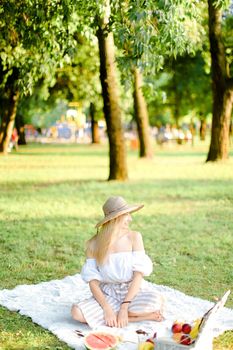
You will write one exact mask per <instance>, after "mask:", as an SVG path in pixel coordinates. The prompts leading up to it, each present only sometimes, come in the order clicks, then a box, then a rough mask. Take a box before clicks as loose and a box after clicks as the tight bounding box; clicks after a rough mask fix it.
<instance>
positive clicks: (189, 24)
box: [113, 0, 203, 74]
mask: <svg viewBox="0 0 233 350" xmlns="http://www.w3.org/2000/svg"><path fill="white" fill-rule="evenodd" d="M202 8H203V6H202V5H201V4H198V2H197V1H193V2H190V1H165V2H164V1H159V2H156V3H155V2H154V1H151V0H147V1H128V2H123V4H121V5H119V6H118V7H116V10H115V12H114V13H113V18H114V33H115V37H116V43H117V45H118V47H119V48H120V49H121V52H122V56H121V57H120V63H121V64H122V66H124V65H125V61H126V59H128V66H127V68H128V69H129V67H131V65H132V64H138V65H139V66H141V67H143V69H144V72H147V73H148V74H151V73H152V74H153V73H155V72H156V71H158V70H160V69H162V68H163V66H164V59H165V58H166V57H169V56H174V57H176V56H177V55H178V54H180V55H181V54H183V53H185V52H189V53H190V52H194V51H195V50H196V49H197V48H198V47H201V45H202V35H203V30H202V26H201V24H200V19H201V10H202Z"/></svg>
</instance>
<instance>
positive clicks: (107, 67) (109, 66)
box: [96, 0, 128, 180]
mask: <svg viewBox="0 0 233 350" xmlns="http://www.w3.org/2000/svg"><path fill="white" fill-rule="evenodd" d="M109 14H110V5H109V0H105V15H104V18H101V19H100V24H99V29H98V30H97V33H96V34H97V38H98V43H99V55H100V80H101V85H102V95H103V100H104V108H103V109H104V116H105V120H106V124H107V134H108V139H109V157H110V173H109V178H108V179H109V180H126V179H127V177H128V174H127V167H126V150H125V141H124V134H123V127H122V123H121V110H120V106H119V102H118V99H119V98H118V87H117V81H116V67H115V53H114V39H113V33H111V32H110V33H109V32H108V22H109Z"/></svg>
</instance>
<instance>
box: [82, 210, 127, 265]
mask: <svg viewBox="0 0 233 350" xmlns="http://www.w3.org/2000/svg"><path fill="white" fill-rule="evenodd" d="M125 215H128V214H123V215H120V216H118V217H117V218H116V219H112V220H110V221H108V222H106V223H105V224H103V225H102V226H101V227H100V229H99V230H97V233H96V234H95V235H94V236H93V237H92V238H91V239H89V240H88V241H87V244H86V255H87V256H91V257H92V258H94V259H96V262H97V264H99V265H102V264H103V263H104V261H105V259H106V257H107V255H108V252H109V248H110V246H111V245H112V244H113V243H114V242H115V241H116V240H117V238H118V237H119V235H120V231H121V227H122V221H123V218H124V217H125Z"/></svg>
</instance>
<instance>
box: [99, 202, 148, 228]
mask: <svg viewBox="0 0 233 350" xmlns="http://www.w3.org/2000/svg"><path fill="white" fill-rule="evenodd" d="M142 207H144V205H143V204H127V203H126V201H125V200H124V198H122V197H109V198H108V199H107V201H106V202H105V203H104V205H103V212H104V218H103V219H102V220H101V221H99V222H98V223H97V224H96V226H95V227H99V226H102V225H103V224H106V222H108V221H110V220H112V219H116V218H117V217H118V216H120V215H123V214H127V213H133V212H134V211H137V210H139V209H141V208H142Z"/></svg>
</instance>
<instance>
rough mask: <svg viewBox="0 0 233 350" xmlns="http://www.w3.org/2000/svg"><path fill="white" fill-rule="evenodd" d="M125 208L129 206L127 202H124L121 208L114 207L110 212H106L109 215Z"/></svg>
mask: <svg viewBox="0 0 233 350" xmlns="http://www.w3.org/2000/svg"><path fill="white" fill-rule="evenodd" d="M124 208H127V204H124V205H123V206H122V207H120V208H117V209H114V210H112V211H109V212H108V213H106V214H105V216H107V215H109V214H112V213H115V212H117V211H119V210H122V209H124Z"/></svg>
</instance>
